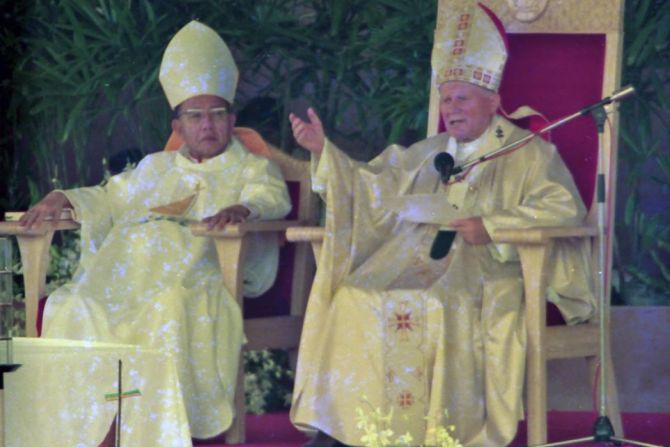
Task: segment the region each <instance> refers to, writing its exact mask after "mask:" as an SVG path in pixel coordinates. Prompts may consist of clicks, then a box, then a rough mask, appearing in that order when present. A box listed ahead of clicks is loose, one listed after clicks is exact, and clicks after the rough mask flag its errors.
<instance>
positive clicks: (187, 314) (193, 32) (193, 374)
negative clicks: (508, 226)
mask: <svg viewBox="0 0 670 447" xmlns="http://www.w3.org/2000/svg"><path fill="white" fill-rule="evenodd" d="M159 78H160V82H161V85H162V87H163V90H164V91H165V94H166V97H167V99H168V102H169V103H170V106H171V107H172V109H173V110H174V118H173V120H172V128H173V130H174V132H175V133H176V134H177V135H178V136H179V137H180V138H181V140H182V141H183V144H182V145H181V147H180V148H179V149H178V150H177V151H169V152H168V151H164V152H159V153H155V154H151V155H148V156H147V157H145V158H144V159H143V160H142V161H141V162H140V163H139V164H138V166H137V167H136V168H135V169H133V170H131V171H127V172H124V173H122V174H119V175H116V176H113V177H111V178H110V180H109V181H108V182H107V184H106V185H104V186H96V187H90V188H78V189H73V190H67V191H54V192H51V193H49V194H48V195H47V196H46V197H45V198H44V199H43V200H42V201H40V202H39V203H37V204H36V205H35V206H34V207H32V208H31V209H30V210H28V212H26V214H25V215H24V216H23V218H22V219H21V224H23V225H24V226H26V227H31V226H34V225H38V224H40V223H41V222H42V221H43V220H44V219H49V218H50V219H53V220H56V219H57V218H58V217H59V216H60V213H61V210H62V209H63V208H64V207H68V208H72V210H73V213H74V215H75V218H76V220H78V221H79V222H80V223H81V228H82V230H81V231H82V233H81V237H82V244H81V246H82V254H81V260H80V266H79V269H78V271H77V273H76V274H75V276H74V278H73V279H72V281H71V282H69V283H67V284H65V285H64V286H62V287H61V288H59V289H57V290H56V291H55V292H54V293H53V294H52V295H50V297H49V299H48V301H47V305H46V308H45V313H44V324H43V336H45V337H54V338H69V339H77V340H90V341H103V342H115V343H127V344H134V345H141V346H148V347H152V348H158V349H161V350H164V351H167V352H168V353H170V354H172V357H173V358H174V359H175V363H176V369H177V373H178V376H179V382H180V389H181V394H182V397H183V400H184V402H185V406H186V413H187V416H188V423H189V427H190V432H191V434H192V436H194V437H196V438H208V437H212V436H215V435H217V434H219V433H221V432H223V431H224V430H226V429H227V428H228V427H229V426H230V424H231V422H232V418H233V394H234V390H235V383H236V375H237V366H238V365H237V364H238V359H239V353H240V348H241V345H242V343H243V338H244V337H243V333H242V319H241V315H240V309H239V307H238V305H237V303H236V302H235V300H234V299H233V297H232V296H231V294H230V293H229V292H228V291H227V290H226V289H224V288H223V286H222V280H221V275H220V270H219V266H218V261H217V256H216V251H215V250H214V246H213V243H212V241H211V240H209V239H207V238H202V237H195V236H193V235H192V234H191V229H190V227H189V225H188V224H189V223H190V222H198V221H201V222H204V223H206V224H208V226H209V227H210V228H222V227H223V226H225V225H226V224H228V223H236V222H243V221H245V220H250V219H277V218H281V217H283V216H285V215H286V214H287V213H288V211H289V209H290V201H289V197H288V193H287V190H286V185H285V182H284V180H283V178H282V176H281V172H280V170H279V168H278V167H277V166H275V165H274V164H273V163H272V162H271V161H270V160H268V159H266V158H264V157H260V156H257V155H255V154H252V153H251V152H250V151H249V150H247V148H246V147H245V146H244V144H243V143H242V142H241V141H240V140H239V139H238V138H236V137H235V136H234V134H233V126H234V124H235V115H234V114H233V113H232V111H231V106H232V104H233V100H234V96H235V90H236V87H237V80H238V70H237V67H236V66H235V62H234V60H233V58H232V55H231V53H230V51H229V49H228V47H227V46H226V44H225V43H224V41H223V40H222V39H221V38H220V37H219V36H218V34H217V33H216V32H214V31H213V30H212V29H211V28H209V27H207V26H205V25H203V24H201V23H199V22H195V21H193V22H191V23H189V24H188V25H186V26H185V27H184V28H182V29H181V30H180V31H179V32H178V33H177V34H176V35H175V36H174V37H173V39H172V40H171V41H170V43H169V45H168V47H167V49H166V51H165V54H164V56H163V60H162V63H161V69H160V77H159ZM277 268H278V244H277V240H276V239H275V236H273V235H258V236H256V237H255V239H251V240H250V241H249V246H248V249H247V261H246V263H245V265H244V292H245V296H258V295H260V294H262V293H263V292H264V291H266V290H267V289H268V288H269V287H270V286H271V285H272V283H273V282H274V277H275V274H276V271H277ZM155 373H158V372H155ZM134 374H135V376H133V380H137V381H139V382H141V383H152V372H151V371H135V372H134ZM124 380H125V379H124ZM153 382H154V383H155V382H156V381H155V380H154V381H153ZM141 383H140V384H136V385H133V384H131V383H126V382H125V381H124V386H125V387H128V388H129V389H130V388H132V387H133V386H137V387H138V388H141V387H142V385H141ZM106 391H108V390H106ZM106 391H101V393H104V392H106ZM171 391H174V390H164V392H165V393H166V394H165V399H170V392H171ZM101 395H102V394H101ZM175 402H176V400H175ZM175 411H176V410H175ZM85 413H86V412H84V413H82V416H81V421H80V423H79V424H78V426H80V427H81V430H82V431H84V432H86V433H88V436H82V435H81V433H79V434H77V436H79V437H80V438H82V439H83V438H86V439H90V440H99V439H102V438H103V437H104V436H105V432H106V431H107V429H108V428H109V426H110V425H109V424H110V422H111V418H110V419H108V420H105V421H102V422H100V421H97V420H95V419H96V418H90V417H88V416H87V414H85ZM71 417H77V416H76V415H72V416H71ZM137 417H141V418H144V420H142V421H141V423H140V424H139V425H138V423H137V421H135V425H136V426H143V425H151V424H154V425H155V424H157V423H159V422H160V418H156V417H155V415H150V414H146V415H137ZM98 419H100V418H98ZM91 421H93V422H91ZM157 421H158V422H157ZM156 431H157V432H161V431H163V427H159V429H158V430H156ZM110 433H111V431H110ZM132 436H133V434H132V433H131V434H128V435H127V436H126V439H125V442H126V443H128V445H149V444H146V440H143V441H139V440H138V441H136V442H135V441H132V439H131V438H132ZM77 439H79V438H77ZM107 441H109V436H108V438H107ZM107 441H106V442H107ZM98 442H99V441H98ZM74 444H76V442H74V441H73V442H68V440H67V439H63V440H62V445H74ZM103 445H106V444H104V443H103ZM151 445H167V444H165V443H163V442H160V441H159V440H156V442H153V441H152V442H151Z"/></svg>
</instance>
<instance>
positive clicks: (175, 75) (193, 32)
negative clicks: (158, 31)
mask: <svg viewBox="0 0 670 447" xmlns="http://www.w3.org/2000/svg"><path fill="white" fill-rule="evenodd" d="M238 77H239V72H238V70H237V66H236V65H235V60H234V59H233V55H232V54H231V53H230V50H229V49H228V46H227V45H226V43H225V42H224V41H223V39H221V37H220V36H219V35H218V34H217V33H216V31H214V30H213V29H212V28H210V27H208V26H206V25H203V24H202V23H200V22H198V21H195V20H193V21H192V22H190V23H188V24H187V25H186V26H184V27H183V28H182V29H180V30H179V32H177V34H175V36H174V37H173V38H172V40H171V41H170V43H169V44H168V46H167V48H166V49H165V53H164V54H163V60H162V61H161V67H160V74H159V76H158V78H159V80H160V83H161V85H162V86H163V91H164V92H165V96H166V97H167V100H168V102H169V103H170V107H172V109H174V108H175V107H177V106H178V105H179V104H181V103H182V102H184V101H185V100H187V99H189V98H192V97H194V96H198V95H214V96H219V97H221V98H223V99H225V100H226V101H228V102H229V103H230V104H233V100H234V99H235V90H236V88H237V80H238Z"/></svg>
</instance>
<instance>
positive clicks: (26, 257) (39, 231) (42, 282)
mask: <svg viewBox="0 0 670 447" xmlns="http://www.w3.org/2000/svg"><path fill="white" fill-rule="evenodd" d="M22 214H23V213H19V212H12V213H7V214H6V217H7V218H9V219H11V220H9V221H3V222H0V236H5V235H7V236H15V237H16V239H17V242H18V244H19V252H20V253H21V263H22V265H23V284H24V287H25V309H26V336H28V337H35V336H36V335H37V334H36V329H35V322H36V320H37V303H38V301H39V299H40V298H41V297H42V296H44V295H45V293H46V274H47V268H48V266H49V247H50V246H51V240H52V239H53V235H54V232H55V231H57V230H76V229H78V228H79V227H80V225H79V224H78V223H77V222H75V221H74V220H72V216H71V214H70V212H69V210H68V211H65V212H64V214H62V215H61V220H59V221H58V222H48V221H47V222H42V223H41V224H40V225H38V226H36V227H33V228H31V229H27V228H25V227H22V226H21V225H19V222H18V219H19V218H20V217H21V215H22Z"/></svg>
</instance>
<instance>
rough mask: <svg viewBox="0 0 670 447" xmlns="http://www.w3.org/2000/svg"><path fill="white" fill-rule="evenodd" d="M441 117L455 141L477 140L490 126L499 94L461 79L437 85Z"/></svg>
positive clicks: (496, 108) (498, 100)
mask: <svg viewBox="0 0 670 447" xmlns="http://www.w3.org/2000/svg"><path fill="white" fill-rule="evenodd" d="M439 92H440V116H442V120H444V124H445V125H446V127H447V133H448V134H449V135H451V136H452V137H454V138H456V140H457V141H462V142H468V141H473V140H476V139H477V138H478V137H479V136H480V135H481V134H482V133H484V131H485V130H486V128H487V127H488V126H489V123H490V122H491V118H492V117H493V115H495V113H496V110H498V106H499V105H500V96H499V95H498V94H497V93H493V92H490V91H488V90H486V89H484V88H482V87H478V86H476V85H473V84H470V83H468V82H462V81H447V82H444V83H443V84H441V85H440V87H439Z"/></svg>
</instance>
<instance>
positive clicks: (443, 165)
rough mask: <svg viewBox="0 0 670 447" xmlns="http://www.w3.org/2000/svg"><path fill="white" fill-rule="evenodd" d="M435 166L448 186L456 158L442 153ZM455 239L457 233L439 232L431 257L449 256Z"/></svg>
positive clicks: (436, 159)
mask: <svg viewBox="0 0 670 447" xmlns="http://www.w3.org/2000/svg"><path fill="white" fill-rule="evenodd" d="M433 164H434V165H435V169H436V170H437V172H438V173H439V174H440V181H442V184H444V185H446V184H447V183H449V178H450V177H451V174H453V173H454V164H455V160H454V157H452V156H451V154H449V153H447V152H440V153H439V154H437V155H436V156H435V159H434V160H433ZM455 237H456V232H455V231H448V230H440V231H438V232H437V235H435V240H434V241H433V245H432V246H431V247H430V257H431V258H432V259H435V260H437V259H442V258H444V257H445V256H447V253H449V249H450V248H451V244H452V243H453V242H454V238H455Z"/></svg>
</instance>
